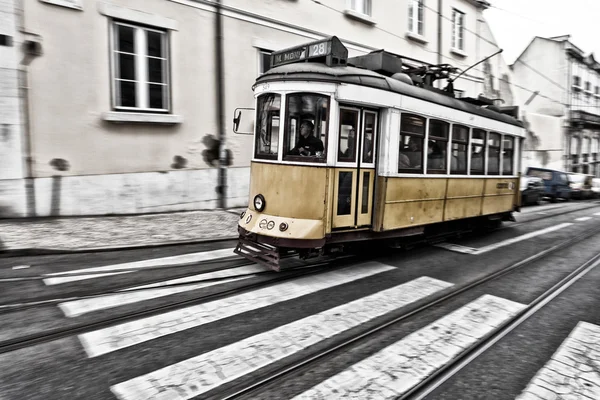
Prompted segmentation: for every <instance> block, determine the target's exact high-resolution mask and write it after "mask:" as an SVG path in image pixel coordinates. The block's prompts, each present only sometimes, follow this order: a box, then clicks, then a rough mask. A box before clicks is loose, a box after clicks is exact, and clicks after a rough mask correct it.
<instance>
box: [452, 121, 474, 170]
mask: <svg viewBox="0 0 600 400" xmlns="http://www.w3.org/2000/svg"><path fill="white" fill-rule="evenodd" d="M468 145H469V128H467V127H466V126H462V125H454V126H453V127H452V159H451V161H450V173H451V174H463V175H466V174H467V146H468Z"/></svg>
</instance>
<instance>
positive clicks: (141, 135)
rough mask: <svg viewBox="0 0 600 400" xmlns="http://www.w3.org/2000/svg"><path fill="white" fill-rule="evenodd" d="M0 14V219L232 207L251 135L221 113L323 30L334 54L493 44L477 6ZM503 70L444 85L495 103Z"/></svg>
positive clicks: (221, 5) (25, 3)
mask: <svg viewBox="0 0 600 400" xmlns="http://www.w3.org/2000/svg"><path fill="white" fill-rule="evenodd" d="M0 4H1V5H2V8H1V9H0V16H2V17H3V18H5V19H7V20H10V21H11V23H10V24H8V25H10V29H11V31H10V32H8V33H7V35H8V36H11V37H12V38H13V39H12V46H4V47H3V46H0V51H3V52H5V53H6V54H8V53H10V55H11V56H10V57H8V58H6V57H1V58H0V59H1V60H2V63H4V64H7V63H8V64H10V65H8V64H7V65H6V66H5V65H4V64H3V65H2V68H5V69H6V71H12V72H10V73H9V72H7V74H8V75H10V76H9V77H8V78H7V77H4V81H5V82H9V83H7V85H9V86H6V87H9V88H10V90H8V91H6V92H5V91H3V92H2V94H1V95H0V102H2V101H8V100H5V99H4V97H2V96H4V93H8V94H7V95H6V96H5V97H6V98H8V97H9V96H12V97H11V98H12V100H11V101H12V102H13V103H14V104H13V106H12V108H8V110H9V113H10V116H9V117H6V116H4V115H2V114H0V115H2V120H0V126H2V127H3V128H2V129H4V130H3V131H2V132H5V130H6V129H10V132H11V133H10V134H8V135H7V134H4V136H3V137H6V136H8V137H9V139H10V140H9V141H8V142H7V143H9V144H6V145H5V144H4V143H3V145H2V148H1V149H0V152H2V153H1V154H2V155H3V158H2V159H3V160H6V161H5V162H4V165H3V167H2V169H0V185H1V186H0V187H1V188H3V189H4V190H3V193H4V195H3V196H1V197H0V217H23V216H58V215H106V214H129V213H151V212H164V211H181V210H195V209H212V208H216V207H219V206H220V205H221V206H223V205H225V206H227V207H236V206H244V205H246V203H247V195H248V180H249V166H250V159H251V153H252V138H251V136H249V135H243V134H234V133H233V131H232V125H233V124H232V119H233V116H234V110H235V109H236V108H238V107H241V108H250V109H251V108H253V107H254V97H253V93H252V90H251V87H252V84H253V83H254V81H255V79H256V77H257V76H258V75H259V74H260V73H261V72H263V71H264V70H265V69H266V68H268V64H269V54H270V53H271V52H272V51H274V50H279V49H282V48H286V47H290V46H294V45H298V44H301V43H305V42H308V41H312V40H316V39H321V38H323V37H326V36H331V35H335V36H337V37H339V38H340V39H341V40H342V42H343V43H344V44H345V45H346V46H347V47H348V49H349V56H355V55H361V54H366V53H368V52H370V51H373V50H379V49H385V50H387V51H389V52H392V53H396V54H400V55H403V56H405V57H407V60H410V62H414V63H416V64H419V63H421V64H440V63H444V64H452V65H454V66H456V67H458V68H461V69H466V68H468V66H470V65H472V64H474V63H476V62H477V61H479V60H481V59H482V58H484V57H487V56H489V55H491V54H493V53H495V52H496V51H497V50H498V46H497V45H496V44H495V41H494V38H493V36H492V34H491V31H490V29H489V27H488V26H487V23H486V22H485V19H484V18H483V12H484V10H485V9H486V8H487V7H488V3H486V2H485V1H483V0H435V1H434V0H334V1H328V2H318V1H299V0H286V1H275V0H222V1H221V2H215V1H207V0H86V1H83V0H2V1H1V2H0ZM219 18H220V21H221V22H220V24H221V32H222V35H221V34H219V31H218V29H216V28H217V27H218V23H217V21H218V19H219ZM1 26H2V29H4V28H5V26H6V24H2V25H1ZM0 34H3V32H0ZM219 40H220V43H221V44H222V46H221V49H222V55H221V60H222V64H220V63H219V62H217V59H218V55H219V46H218V45H217V44H218V43H219ZM0 55H4V53H2V54H0ZM5 60H11V61H9V62H7V61H5ZM508 71H509V68H508V67H507V65H506V64H505V63H504V61H503V59H502V58H501V56H496V57H494V58H491V59H490V60H488V61H487V62H486V63H484V64H481V65H479V66H478V67H476V68H473V69H471V70H469V71H468V72H466V73H465V74H464V75H463V76H462V77H461V78H460V79H458V80H457V81H456V82H455V88H456V89H457V90H458V91H459V93H460V94H461V95H463V96H469V97H477V96H478V95H479V94H485V95H486V96H488V97H493V98H497V97H502V98H504V99H505V101H507V102H508V103H511V102H512V93H511V92H510V85H507V82H508ZM220 76H222V79H218V78H219V77H220ZM19 88H20V89H19ZM219 101H223V104H224V106H223V111H222V112H221V114H222V115H224V116H225V117H224V126H222V124H221V123H220V118H219V113H218V112H217V110H218V108H217V104H218V102H219ZM11 104H12V103H11ZM244 123H245V124H246V125H247V127H248V129H249V131H251V130H252V125H253V124H252V121H251V120H249V119H248V118H246V119H244ZM6 125H9V128H4V127H5V126H6ZM242 126H244V124H242ZM242 130H243V129H242ZM223 133H224V135H222V134H223ZM222 137H223V140H221V138H222ZM4 155H7V157H4ZM219 166H221V168H219ZM225 167H226V168H225ZM223 182H224V183H225V184H224V185H222V183H223Z"/></svg>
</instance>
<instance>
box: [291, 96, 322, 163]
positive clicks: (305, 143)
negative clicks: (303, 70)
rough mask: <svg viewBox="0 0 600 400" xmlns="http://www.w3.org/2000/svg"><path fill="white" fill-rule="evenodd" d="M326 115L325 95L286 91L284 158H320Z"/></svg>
mask: <svg viewBox="0 0 600 400" xmlns="http://www.w3.org/2000/svg"><path fill="white" fill-rule="evenodd" d="M328 118H329V97H327V96H322V95H318V94H307V93H299V94H290V95H287V106H286V125H285V142H284V144H285V159H287V160H293V161H313V162H324V161H325V158H326V154H325V153H326V151H325V149H326V148H327V146H326V143H327V121H328Z"/></svg>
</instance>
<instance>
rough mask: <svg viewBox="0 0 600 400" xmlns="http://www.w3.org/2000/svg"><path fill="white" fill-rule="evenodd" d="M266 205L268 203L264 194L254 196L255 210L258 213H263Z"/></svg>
mask: <svg viewBox="0 0 600 400" xmlns="http://www.w3.org/2000/svg"><path fill="white" fill-rule="evenodd" d="M266 205H267V202H266V201H265V196H263V195H262V194H257V195H256V196H254V208H255V209H256V211H258V212H262V210H264V209H265V206H266Z"/></svg>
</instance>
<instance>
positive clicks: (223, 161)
mask: <svg viewBox="0 0 600 400" xmlns="http://www.w3.org/2000/svg"><path fill="white" fill-rule="evenodd" d="M215 3H216V8H217V13H216V18H217V19H216V21H215V58H216V60H215V64H216V67H217V71H216V75H215V78H216V82H215V83H216V93H217V99H216V100H217V101H216V104H217V125H218V130H219V131H218V140H219V184H218V186H217V193H218V194H219V205H218V207H219V208H221V209H223V208H225V207H226V199H227V152H226V149H225V115H224V108H225V99H224V97H225V94H224V90H223V85H224V82H223V21H222V15H221V0H216V2H215Z"/></svg>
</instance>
